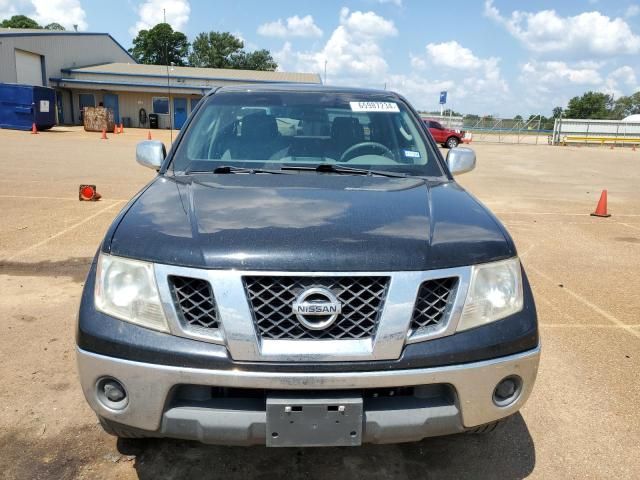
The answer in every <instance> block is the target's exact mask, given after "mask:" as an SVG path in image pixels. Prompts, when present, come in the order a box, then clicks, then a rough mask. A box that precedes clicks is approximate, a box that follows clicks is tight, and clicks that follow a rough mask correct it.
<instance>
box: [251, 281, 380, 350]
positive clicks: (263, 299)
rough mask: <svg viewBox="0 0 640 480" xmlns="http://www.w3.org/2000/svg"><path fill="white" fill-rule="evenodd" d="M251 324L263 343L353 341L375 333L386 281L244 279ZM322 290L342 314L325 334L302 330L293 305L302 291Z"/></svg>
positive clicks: (321, 331)
mask: <svg viewBox="0 0 640 480" xmlns="http://www.w3.org/2000/svg"><path fill="white" fill-rule="evenodd" d="M243 279H244V285H245V289H246V291H247V297H248V299H249V302H250V303H251V307H252V310H253V320H254V323H255V326H256V330H257V331H258V333H259V335H260V336H261V337H262V338H265V339H281V340H291V339H326V340H353V339H362V338H369V337H372V336H373V335H374V333H375V330H376V327H377V325H378V321H379V319H380V314H381V312H382V306H383V304H384V299H385V296H386V293H387V287H388V285H389V278H388V277H371V276H367V277H298V276H279V277H275V276H273V277H272V276H248V277H243ZM312 287H324V288H327V289H329V290H331V291H332V292H333V294H334V295H335V296H336V297H337V298H338V300H339V301H340V302H341V303H342V312H341V313H340V315H339V316H338V318H337V319H336V321H335V323H333V325H331V326H330V327H328V328H327V329H325V330H310V329H307V328H306V327H304V326H303V325H302V324H301V323H300V322H299V321H298V319H297V318H296V316H295V315H294V314H293V312H292V304H293V301H294V300H295V299H296V297H297V296H298V295H299V294H300V293H301V292H302V291H304V290H306V289H308V288H312Z"/></svg>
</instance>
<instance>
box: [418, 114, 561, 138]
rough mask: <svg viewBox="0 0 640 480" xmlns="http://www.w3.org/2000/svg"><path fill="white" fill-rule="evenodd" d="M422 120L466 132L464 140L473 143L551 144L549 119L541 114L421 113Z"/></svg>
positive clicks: (551, 133) (551, 131)
mask: <svg viewBox="0 0 640 480" xmlns="http://www.w3.org/2000/svg"><path fill="white" fill-rule="evenodd" d="M421 117H422V118H425V119H430V120H436V121H437V122H440V124H441V125H442V126H443V127H446V128H451V129H453V130H464V132H465V138H466V139H467V140H471V141H472V142H495V143H514V144H519V143H523V144H534V145H537V144H539V143H544V144H546V143H550V142H551V140H552V135H553V130H552V129H551V128H550V125H549V120H547V119H545V118H544V117H543V116H542V115H531V116H530V117H529V118H528V119H523V118H496V117H494V116H491V115H488V116H482V117H480V116H476V115H467V116H464V117H461V116H447V115H430V114H421ZM551 121H552V120H551ZM545 127H549V128H545Z"/></svg>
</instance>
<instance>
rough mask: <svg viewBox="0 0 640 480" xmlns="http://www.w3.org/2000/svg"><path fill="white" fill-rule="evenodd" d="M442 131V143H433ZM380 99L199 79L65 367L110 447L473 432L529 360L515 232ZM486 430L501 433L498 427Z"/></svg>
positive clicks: (391, 100) (111, 241)
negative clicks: (156, 441) (119, 440)
mask: <svg viewBox="0 0 640 480" xmlns="http://www.w3.org/2000/svg"><path fill="white" fill-rule="evenodd" d="M442 141H444V140H442ZM448 146H449V147H453V148H450V149H449V150H447V151H446V152H447V154H446V158H444V157H443V156H442V154H441V151H440V150H439V149H438V144H437V143H436V141H435V140H434V137H433V136H432V135H431V134H430V133H429V126H428V125H426V124H425V123H424V122H423V121H422V120H421V119H420V117H419V116H418V115H417V113H416V111H415V110H414V109H413V108H412V106H411V105H410V104H409V103H408V102H407V100H406V99H405V98H403V97H402V96H400V95H398V94H395V93H393V92H389V91H377V90H365V89H355V88H337V87H328V86H323V85H304V84H298V85H294V84H282V85H279V84H264V85H252V86H251V87H250V88H248V87H245V86H227V87H222V88H218V89H215V90H213V91H211V92H210V93H209V94H208V95H206V96H205V97H204V98H203V99H202V101H200V102H199V104H198V105H197V107H195V109H194V111H193V112H192V114H191V115H190V116H189V118H188V119H187V121H186V123H185V125H184V127H183V128H182V129H181V131H180V134H179V136H178V138H177V139H176V141H175V143H174V144H173V146H172V147H171V149H170V151H169V152H168V153H167V152H166V149H165V147H164V145H163V144H162V143H161V142H158V141H154V140H147V141H143V142H141V143H140V144H138V146H137V150H136V158H137V161H138V163H140V164H142V165H144V166H146V167H149V168H152V169H154V170H155V171H157V176H155V178H154V179H153V180H152V181H151V182H150V183H149V184H148V185H146V186H145V187H144V188H143V189H142V190H141V191H140V192H139V193H138V194H137V195H136V196H135V197H134V198H133V199H132V200H131V201H130V202H129V203H128V204H127V205H126V207H125V208H124V209H123V210H122V211H121V212H120V214H119V215H118V216H117V218H116V220H115V221H114V222H113V224H112V225H111V227H110V228H109V230H108V231H107V233H106V235H105V237H104V240H103V241H102V243H101V245H100V247H99V249H98V252H97V254H96V256H95V258H94V260H93V262H92V264H91V269H90V272H89V275H88V278H87V281H86V284H85V286H84V291H83V295H82V301H81V305H80V311H79V315H78V329H77V360H78V365H79V373H80V381H81V384H82V388H83V391H84V395H85V397H86V400H87V402H88V403H89V405H90V406H91V408H92V409H93V410H94V411H95V413H96V414H97V416H98V419H99V421H100V423H101V425H102V427H103V428H104V429H105V430H106V431H107V432H109V433H111V434H113V435H117V436H119V437H125V438H127V437H128V438H139V437H170V438H179V439H189V440H197V441H200V442H204V443H209V444H220V445H266V446H268V447H290V446H308V447H311V446H358V445H361V444H363V443H396V442H409V441H418V440H421V439H423V438H426V437H431V436H438V435H449V434H454V433H463V432H468V433H487V432H490V431H492V430H494V428H496V426H498V424H499V423H500V422H501V421H503V420H504V419H505V418H507V417H508V416H510V415H512V414H514V413H515V412H517V411H518V410H519V409H520V408H521V407H522V406H523V405H524V403H525V402H526V401H527V398H528V397H529V395H530V393H531V391H532V389H533V385H534V382H535V378H536V373H537V369H538V362H539V358H540V344H539V338H538V324H537V316H536V309H535V305H534V300H533V297H532V293H531V288H530V286H529V282H528V280H527V275H526V273H525V272H524V270H523V268H522V265H521V264H520V261H519V259H518V254H517V251H516V247H515V245H514V242H513V241H512V239H511V237H510V235H509V233H508V232H507V230H506V229H505V227H504V226H503V225H502V224H501V223H500V222H499V221H498V220H497V219H496V217H495V216H494V215H493V214H492V213H491V212H490V211H489V210H488V209H487V208H486V207H485V206H483V205H482V204H481V203H480V202H479V201H478V200H477V199H476V198H474V197H473V196H471V195H470V194H469V193H468V192H467V191H465V189H463V188H462V187H461V186H460V185H459V184H458V183H457V182H456V181H455V175H458V174H462V173H465V172H468V171H470V170H472V169H473V168H474V167H475V163H476V157H475V153H474V152H473V150H471V149H468V148H463V147H457V142H456V144H455V145H453V144H452V145H448ZM493 435H499V430H498V431H497V432H495V433H493Z"/></svg>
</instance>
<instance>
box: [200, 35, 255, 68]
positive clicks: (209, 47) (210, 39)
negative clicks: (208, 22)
mask: <svg viewBox="0 0 640 480" xmlns="http://www.w3.org/2000/svg"><path fill="white" fill-rule="evenodd" d="M243 48H244V43H243V42H242V40H240V39H239V38H237V37H235V36H234V35H232V34H230V33H229V32H222V33H221V32H209V33H206V32H202V33H199V34H198V36H197V37H196V38H195V40H194V41H193V43H192V44H191V54H190V55H189V65H191V66H192V67H204V68H231V57H232V56H233V55H234V54H235V55H237V54H238V53H239V52H241V51H242V49H243Z"/></svg>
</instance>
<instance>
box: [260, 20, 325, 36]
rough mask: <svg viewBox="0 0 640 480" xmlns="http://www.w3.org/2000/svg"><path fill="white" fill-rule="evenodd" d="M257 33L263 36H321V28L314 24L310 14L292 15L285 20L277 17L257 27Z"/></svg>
mask: <svg viewBox="0 0 640 480" xmlns="http://www.w3.org/2000/svg"><path fill="white" fill-rule="evenodd" d="M258 33H259V34H260V35H263V36H265V37H321V36H322V30H321V29H320V28H319V27H318V26H317V25H316V24H315V22H314V21H313V17H312V16H311V15H305V16H304V17H299V16H298V15H294V16H293V17H289V18H287V19H286V20H285V21H283V20H282V19H280V18H279V19H278V20H276V21H275V22H268V23H264V24H262V25H260V26H259V27H258Z"/></svg>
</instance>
